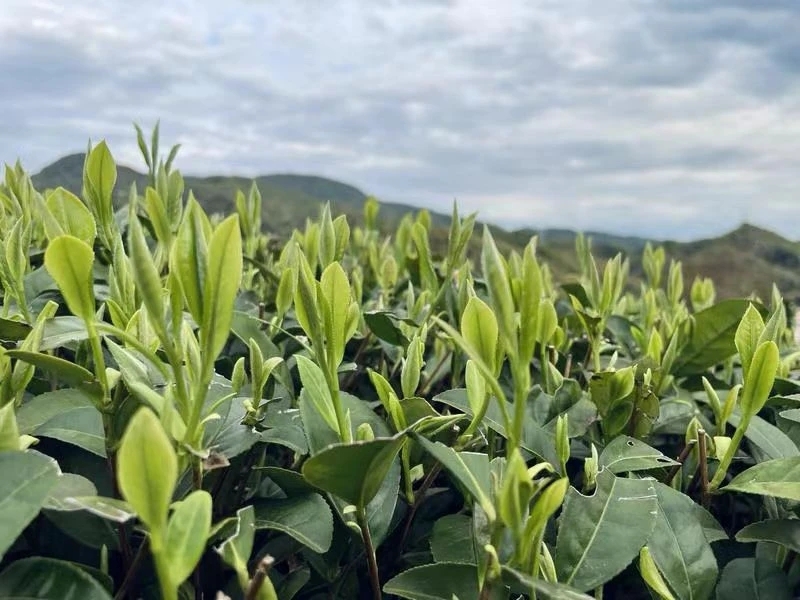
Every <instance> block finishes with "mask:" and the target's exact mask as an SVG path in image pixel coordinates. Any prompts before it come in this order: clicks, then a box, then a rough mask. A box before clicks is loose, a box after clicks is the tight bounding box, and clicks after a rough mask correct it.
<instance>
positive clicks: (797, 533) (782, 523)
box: [736, 519, 800, 552]
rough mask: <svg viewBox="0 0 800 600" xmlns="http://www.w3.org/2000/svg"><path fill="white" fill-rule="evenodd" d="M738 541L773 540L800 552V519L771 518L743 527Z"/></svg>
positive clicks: (737, 536)
mask: <svg viewBox="0 0 800 600" xmlns="http://www.w3.org/2000/svg"><path fill="white" fill-rule="evenodd" d="M736 541H737V542H745V543H747V542H772V543H775V544H780V545H781V546H785V547H786V548H788V549H789V550H793V551H794V552H800V519H769V520H767V521H758V522H757V523H750V525H747V526H745V527H742V528H741V529H740V530H739V531H738V532H736Z"/></svg>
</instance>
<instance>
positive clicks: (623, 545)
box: [555, 469, 658, 591]
mask: <svg viewBox="0 0 800 600" xmlns="http://www.w3.org/2000/svg"><path fill="white" fill-rule="evenodd" d="M657 511H658V501H657V496H656V493H655V488H654V485H653V482H652V481H648V480H636V479H621V478H618V477H616V476H615V475H613V474H612V473H611V472H610V471H609V470H607V469H603V470H601V471H600V473H599V474H598V475H597V488H596V490H595V492H594V494H593V495H592V496H584V495H582V494H580V493H579V492H578V491H577V490H575V488H570V490H569V491H568V492H567V497H566V499H565V501H564V509H563V512H562V513H561V517H560V518H561V526H560V527H559V531H558V538H557V542H556V556H555V566H556V570H557V572H558V579H559V581H561V582H563V583H566V584H568V585H572V586H573V587H575V588H577V589H579V590H581V591H587V590H591V589H594V588H596V587H598V586H600V585H602V584H604V583H605V582H607V581H609V580H610V579H611V578H612V577H614V576H615V575H617V574H618V573H620V572H621V571H622V570H623V569H624V568H625V567H627V566H628V565H629V564H630V563H631V561H632V560H633V559H634V558H636V556H638V555H639V550H640V549H641V548H642V546H644V545H645V543H646V542H647V540H648V538H649V537H650V534H651V532H652V531H653V528H654V527H655V524H656V515H657V514H658V513H657Z"/></svg>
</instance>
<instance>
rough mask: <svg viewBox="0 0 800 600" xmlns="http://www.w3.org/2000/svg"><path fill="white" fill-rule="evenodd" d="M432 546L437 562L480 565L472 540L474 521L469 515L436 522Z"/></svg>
mask: <svg viewBox="0 0 800 600" xmlns="http://www.w3.org/2000/svg"><path fill="white" fill-rule="evenodd" d="M430 545H431V553H432V554H433V559H434V560H435V561H436V562H449V563H460V564H467V565H477V564H478V560H477V557H476V556H475V548H474V544H473V538H472V519H471V518H470V517H468V516H467V515H462V514H457V515H447V516H444V517H442V518H441V519H439V520H438V521H436V523H434V524H433V533H432V534H431V541H430Z"/></svg>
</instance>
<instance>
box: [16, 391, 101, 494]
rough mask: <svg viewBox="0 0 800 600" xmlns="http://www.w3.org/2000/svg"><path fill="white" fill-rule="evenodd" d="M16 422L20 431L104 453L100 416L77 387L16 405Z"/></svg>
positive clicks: (43, 395) (50, 393) (89, 450)
mask: <svg viewBox="0 0 800 600" xmlns="http://www.w3.org/2000/svg"><path fill="white" fill-rule="evenodd" d="M17 423H18V424H19V429H20V433H21V434H27V435H32V436H35V437H50V438H53V439H57V440H61V441H62V442H66V443H68V444H74V445H76V446H78V447H80V448H83V449H84V450H87V451H88V452H91V453H93V454H96V455H97V456H101V457H103V458H105V456H106V437H105V431H104V430H103V416H102V415H101V414H100V411H98V410H97V408H95V406H94V403H93V402H92V401H91V399H90V397H89V396H88V395H87V394H86V393H84V392H82V391H81V390H77V389H70V388H64V389H61V390H56V391H54V392H46V393H44V394H40V395H39V396H35V397H34V398H32V399H31V400H29V401H27V402H25V403H24V404H23V405H22V406H21V407H20V408H19V411H18V413H17ZM88 495H91V494H88Z"/></svg>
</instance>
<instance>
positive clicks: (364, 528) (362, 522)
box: [357, 506, 382, 600]
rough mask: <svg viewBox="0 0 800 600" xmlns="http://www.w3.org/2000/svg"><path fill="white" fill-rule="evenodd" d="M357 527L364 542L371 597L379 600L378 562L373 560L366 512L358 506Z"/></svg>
mask: <svg viewBox="0 0 800 600" xmlns="http://www.w3.org/2000/svg"><path fill="white" fill-rule="evenodd" d="M357 516H358V525H359V527H360V528H361V538H362V539H363V540H364V550H365V551H366V554H367V565H368V566H369V579H370V583H371V584H372V596H373V598H374V600H381V598H382V594H381V580H380V575H379V574H378V561H377V560H376V558H375V547H374V546H373V545H372V535H370V532H369V522H368V520H367V511H366V509H365V508H364V507H362V506H360V507H358V510H357Z"/></svg>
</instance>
